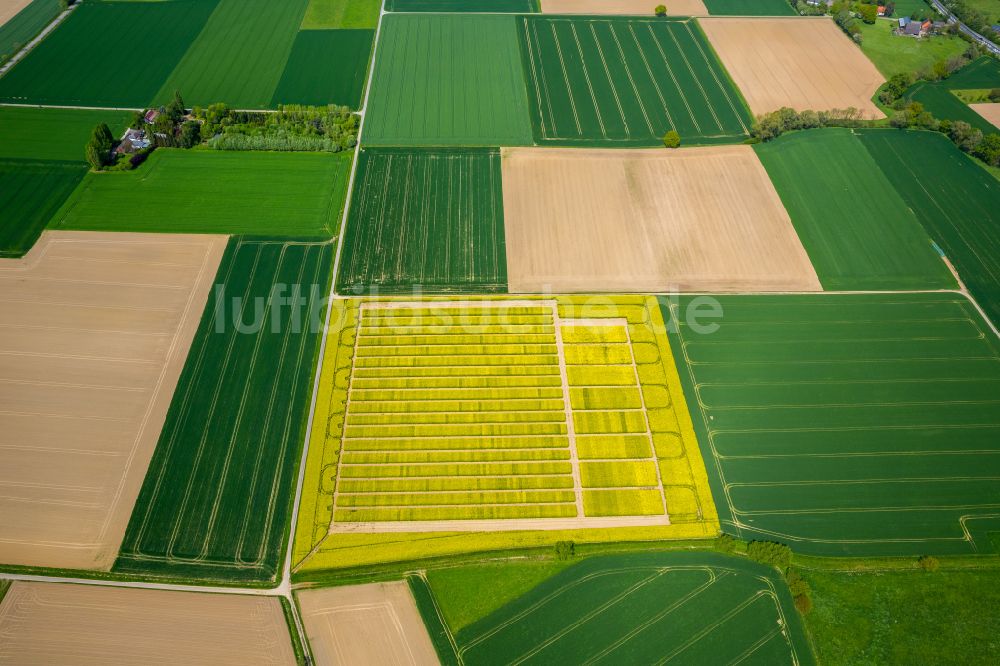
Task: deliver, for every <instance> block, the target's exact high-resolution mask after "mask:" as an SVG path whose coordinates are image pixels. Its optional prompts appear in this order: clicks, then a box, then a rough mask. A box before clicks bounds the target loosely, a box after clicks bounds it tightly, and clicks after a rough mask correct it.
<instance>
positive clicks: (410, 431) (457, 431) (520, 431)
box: [344, 423, 567, 439]
mask: <svg viewBox="0 0 1000 666" xmlns="http://www.w3.org/2000/svg"><path fill="white" fill-rule="evenodd" d="M566 432H567V428H566V424H565V423H455V424H452V423H433V424H432V423H425V424H422V425H418V424H411V425H395V426H360V425H356V426H352V425H349V426H347V427H345V428H344V436H345V437H346V438H348V439H352V438H358V437H366V438H383V437H391V438H398V437H454V436H460V437H497V436H505V435H565V434H566Z"/></svg>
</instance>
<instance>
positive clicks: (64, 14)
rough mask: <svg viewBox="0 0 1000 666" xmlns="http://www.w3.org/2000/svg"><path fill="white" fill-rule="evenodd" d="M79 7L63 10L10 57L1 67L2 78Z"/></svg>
mask: <svg viewBox="0 0 1000 666" xmlns="http://www.w3.org/2000/svg"><path fill="white" fill-rule="evenodd" d="M79 6H80V3H79V2H77V3H75V4H72V5H70V6H68V7H67V8H66V9H64V10H62V11H61V12H59V15H58V16H56V17H55V18H53V19H52V21H51V22H50V23H49V24H48V25H47V26H45V27H44V28H42V31H41V32H40V33H38V34H37V35H35V37H34V39H32V40H31V41H30V42H28V43H27V44H25V45H24V46H23V47H21V50H20V51H18V52H17V53H15V54H14V55H12V56H11V57H10V60H8V61H7V62H5V63H4V64H3V66H2V67H0V78H3V76H4V75H5V74H6V73H7V72H9V71H10V69H11V68H12V67H13V66H14V65H16V64H17V63H19V62H20V61H21V60H23V59H24V58H26V57H27V56H28V53H30V52H31V51H33V50H34V49H35V47H36V46H38V44H39V43H40V42H41V41H42V40H43V39H45V38H46V37H48V36H49V33H51V32H52V31H53V30H55V29H56V28H58V27H59V24H60V23H62V22H63V21H65V20H66V19H67V18H69V14H70V12H72V11H73V10H75V9H76V8H77V7H79ZM11 18H12V19H13V18H14V17H11Z"/></svg>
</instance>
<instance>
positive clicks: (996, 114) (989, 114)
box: [969, 103, 1000, 129]
mask: <svg viewBox="0 0 1000 666" xmlns="http://www.w3.org/2000/svg"><path fill="white" fill-rule="evenodd" d="M969 108H970V109H972V110H973V111H975V112H976V113H978V114H979V115H981V116H982V117H983V118H985V119H986V122H988V123H989V124H991V125H993V127H996V128H997V129H1000V103H994V104H970V105H969Z"/></svg>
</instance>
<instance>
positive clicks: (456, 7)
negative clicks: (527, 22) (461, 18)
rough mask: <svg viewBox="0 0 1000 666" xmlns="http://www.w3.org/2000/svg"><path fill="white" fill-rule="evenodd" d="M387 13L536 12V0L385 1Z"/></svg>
mask: <svg viewBox="0 0 1000 666" xmlns="http://www.w3.org/2000/svg"><path fill="white" fill-rule="evenodd" d="M385 10H386V11H387V12H508V13H515V14H520V13H524V12H529V13H530V12H537V11H538V0H386V3H385Z"/></svg>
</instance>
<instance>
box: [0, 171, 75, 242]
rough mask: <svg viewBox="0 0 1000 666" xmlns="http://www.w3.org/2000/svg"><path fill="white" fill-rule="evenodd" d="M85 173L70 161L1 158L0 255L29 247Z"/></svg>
mask: <svg viewBox="0 0 1000 666" xmlns="http://www.w3.org/2000/svg"><path fill="white" fill-rule="evenodd" d="M85 173H87V167H86V166H84V165H83V164H73V163H71V162H28V161H24V160H4V159H0V258H4V257H20V256H21V255H23V254H24V253H25V252H27V251H28V250H30V249H31V246H32V245H34V244H35V241H36V240H37V239H38V236H39V235H40V234H41V233H42V229H44V228H45V225H46V223H48V221H49V218H51V217H52V214H53V213H55V212H56V211H57V210H59V207H60V206H61V205H62V204H63V202H64V201H65V200H66V198H67V197H68V196H69V195H70V193H72V192H73V190H74V188H76V186H77V184H78V183H79V182H80V181H81V180H82V179H83V176H84V174H85Z"/></svg>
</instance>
